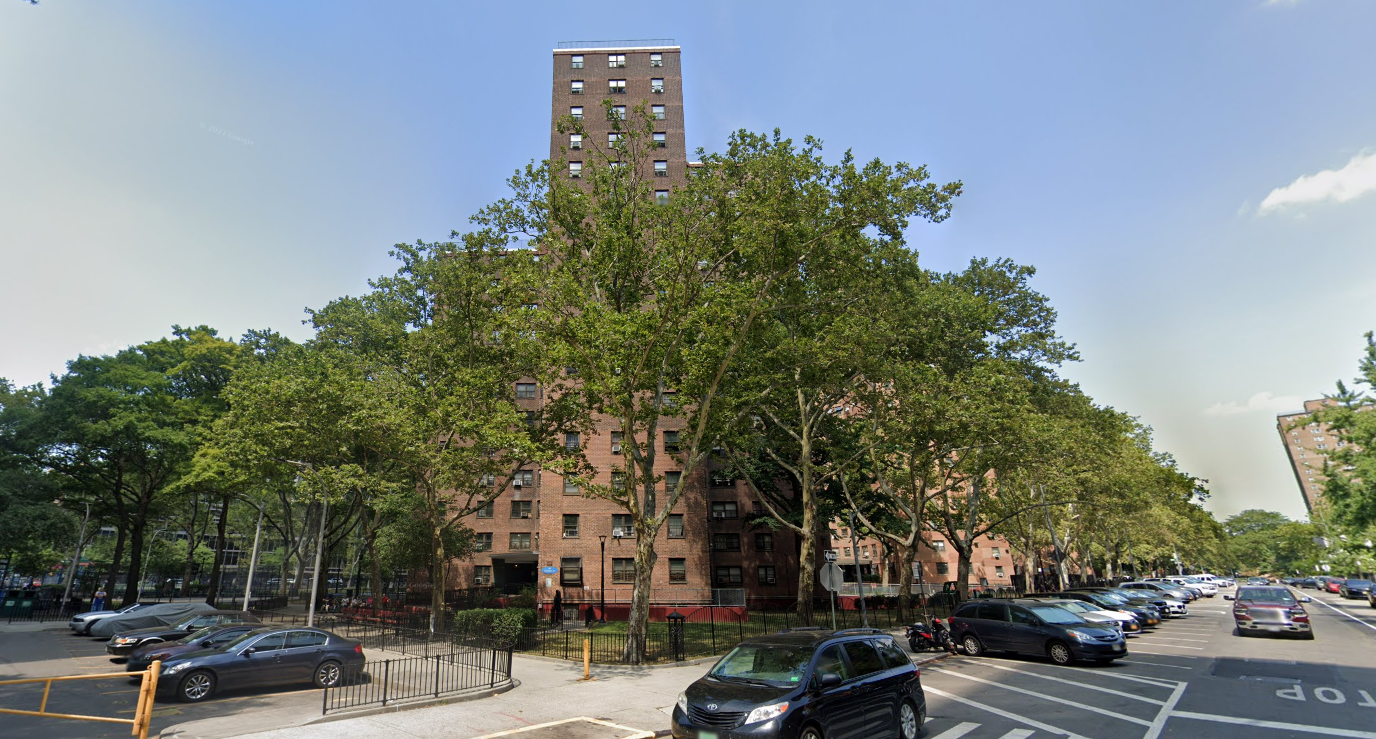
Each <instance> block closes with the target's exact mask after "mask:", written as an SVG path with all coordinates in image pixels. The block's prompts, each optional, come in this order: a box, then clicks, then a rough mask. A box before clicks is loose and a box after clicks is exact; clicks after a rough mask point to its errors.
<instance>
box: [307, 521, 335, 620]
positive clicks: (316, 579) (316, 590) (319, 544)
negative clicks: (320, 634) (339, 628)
mask: <svg viewBox="0 0 1376 739" xmlns="http://www.w3.org/2000/svg"><path fill="white" fill-rule="evenodd" d="M329 512H330V499H329V498H322V499H321V501H320V536H319V538H317V539H316V542H315V571H314V572H312V573H311V607H310V610H309V611H308V612H307V613H306V625H307V626H315V599H316V598H317V597H319V595H320V555H321V550H322V549H324V548H325V520H326V519H327V518H328V514H329Z"/></svg>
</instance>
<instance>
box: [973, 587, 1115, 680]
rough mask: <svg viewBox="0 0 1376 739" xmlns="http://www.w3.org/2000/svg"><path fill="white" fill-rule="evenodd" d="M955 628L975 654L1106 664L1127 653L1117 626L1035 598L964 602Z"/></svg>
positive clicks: (1066, 663)
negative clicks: (1093, 621)
mask: <svg viewBox="0 0 1376 739" xmlns="http://www.w3.org/2000/svg"><path fill="white" fill-rule="evenodd" d="M951 632H952V635H953V637H954V638H955V640H956V643H957V644H959V645H960V646H961V647H962V648H963V649H964V650H965V653H966V654H968V655H970V656H972V657H973V656H978V655H980V654H983V653H984V652H985V651H1000V652H1018V653H1023V654H1043V655H1046V656H1047V657H1049V658H1050V659H1051V661H1052V662H1055V663H1056V664H1058V665H1068V664H1071V663H1073V662H1074V661H1075V660H1093V661H1095V662H1099V663H1108V662H1112V661H1113V660H1115V659H1118V658H1120V657H1126V656H1127V653H1128V650H1127V643H1126V642H1125V641H1124V640H1123V634H1122V633H1121V632H1119V631H1118V630H1116V629H1112V628H1105V627H1102V626H1096V625H1094V624H1091V623H1089V622H1088V621H1085V620H1084V619H1082V618H1080V617H1079V616H1077V615H1076V614H1074V613H1071V612H1070V611H1067V610H1065V609H1064V608H1060V607H1057V606H1053V605H1048V604H1046V603H1042V602H1041V601H1036V600H1003V599H998V600H984V601H979V602H978V603H964V604H962V605H961V606H960V607H959V608H957V609H956V611H955V613H953V614H951Z"/></svg>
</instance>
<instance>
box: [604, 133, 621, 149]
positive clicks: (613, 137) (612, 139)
mask: <svg viewBox="0 0 1376 739" xmlns="http://www.w3.org/2000/svg"><path fill="white" fill-rule="evenodd" d="M620 142H621V134H619V133H609V134H607V146H616V145H617V144H618V143H620Z"/></svg>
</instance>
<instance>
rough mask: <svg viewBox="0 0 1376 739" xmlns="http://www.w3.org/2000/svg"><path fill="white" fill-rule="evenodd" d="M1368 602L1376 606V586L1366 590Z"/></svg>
mask: <svg viewBox="0 0 1376 739" xmlns="http://www.w3.org/2000/svg"><path fill="white" fill-rule="evenodd" d="M1366 604H1367V605H1369V606H1371V607H1372V608H1376V588H1372V589H1371V590H1368V591H1366Z"/></svg>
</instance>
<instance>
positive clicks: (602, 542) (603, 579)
mask: <svg viewBox="0 0 1376 739" xmlns="http://www.w3.org/2000/svg"><path fill="white" fill-rule="evenodd" d="M597 544H598V546H599V547H600V548H601V549H602V572H601V573H600V575H599V577H600V583H599V585H598V588H597V591H598V593H600V594H601V595H600V596H599V597H600V600H601V601H602V607H601V609H600V612H599V613H598V614H597V623H599V624H605V623H607V535H606V534H598V536H597Z"/></svg>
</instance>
